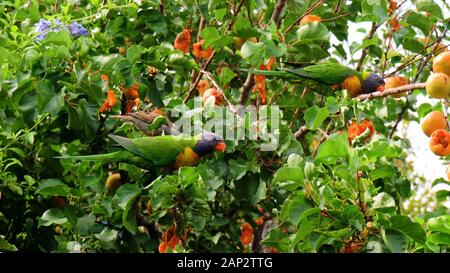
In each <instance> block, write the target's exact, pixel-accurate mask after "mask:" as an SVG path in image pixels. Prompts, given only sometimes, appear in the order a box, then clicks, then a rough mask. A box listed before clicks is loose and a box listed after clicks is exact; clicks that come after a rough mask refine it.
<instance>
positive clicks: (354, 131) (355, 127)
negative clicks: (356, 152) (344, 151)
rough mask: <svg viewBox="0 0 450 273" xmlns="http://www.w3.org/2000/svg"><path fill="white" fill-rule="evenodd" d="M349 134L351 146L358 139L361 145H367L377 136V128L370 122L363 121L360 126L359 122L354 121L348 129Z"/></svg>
mask: <svg viewBox="0 0 450 273" xmlns="http://www.w3.org/2000/svg"><path fill="white" fill-rule="evenodd" d="M347 134H348V142H349V143H350V144H351V143H352V142H353V141H354V140H356V139H358V140H359V142H361V143H367V142H369V141H370V140H371V139H372V136H373V135H374V134H375V126H374V125H373V123H372V121H370V120H366V119H363V120H362V121H361V123H359V124H358V121H356V120H353V121H352V122H351V123H350V125H348V127H347Z"/></svg>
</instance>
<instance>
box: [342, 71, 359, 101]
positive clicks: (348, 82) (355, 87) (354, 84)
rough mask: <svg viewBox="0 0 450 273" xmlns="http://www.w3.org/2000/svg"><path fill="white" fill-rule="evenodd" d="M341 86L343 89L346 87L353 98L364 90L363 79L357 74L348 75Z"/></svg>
mask: <svg viewBox="0 0 450 273" xmlns="http://www.w3.org/2000/svg"><path fill="white" fill-rule="evenodd" d="M341 87H342V89H346V90H347V91H348V93H349V94H350V97H351V98H354V97H356V96H358V95H359V94H360V93H361V91H362V87H361V81H360V80H359V78H358V77H357V76H350V77H347V78H346V79H345V80H344V81H343V82H342V85H341Z"/></svg>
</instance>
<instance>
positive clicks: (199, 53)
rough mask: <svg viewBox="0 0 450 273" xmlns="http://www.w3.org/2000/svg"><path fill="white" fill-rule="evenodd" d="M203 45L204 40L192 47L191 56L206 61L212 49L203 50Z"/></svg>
mask: <svg viewBox="0 0 450 273" xmlns="http://www.w3.org/2000/svg"><path fill="white" fill-rule="evenodd" d="M204 43H205V40H200V41H199V42H197V43H195V44H194V45H193V46H192V54H194V56H195V57H197V58H199V59H208V58H209V57H210V56H211V55H212V53H213V49H212V47H210V46H208V47H207V48H206V49H204V48H203V44H204Z"/></svg>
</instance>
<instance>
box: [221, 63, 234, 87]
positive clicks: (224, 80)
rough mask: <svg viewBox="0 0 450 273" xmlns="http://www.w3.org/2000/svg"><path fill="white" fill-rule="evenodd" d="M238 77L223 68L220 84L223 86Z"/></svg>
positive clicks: (226, 68)
mask: <svg viewBox="0 0 450 273" xmlns="http://www.w3.org/2000/svg"><path fill="white" fill-rule="evenodd" d="M234 77H236V74H235V73H234V72H233V71H232V70H231V69H229V68H228V67H224V68H222V71H221V73H220V84H221V85H222V86H223V85H225V84H227V83H229V82H230V81H231V80H232V79H234Z"/></svg>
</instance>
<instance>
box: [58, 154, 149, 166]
mask: <svg viewBox="0 0 450 273" xmlns="http://www.w3.org/2000/svg"><path fill="white" fill-rule="evenodd" d="M55 158H61V159H69V160H82V161H102V162H125V163H130V164H134V165H136V166H139V167H141V168H143V169H146V168H147V167H150V166H152V165H153V164H152V163H151V162H149V161H147V160H145V159H143V158H140V157H138V156H136V155H135V154H133V153H130V152H129V151H127V150H123V151H116V152H111V153H107V154H98V155H69V156H58V157H55Z"/></svg>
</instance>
